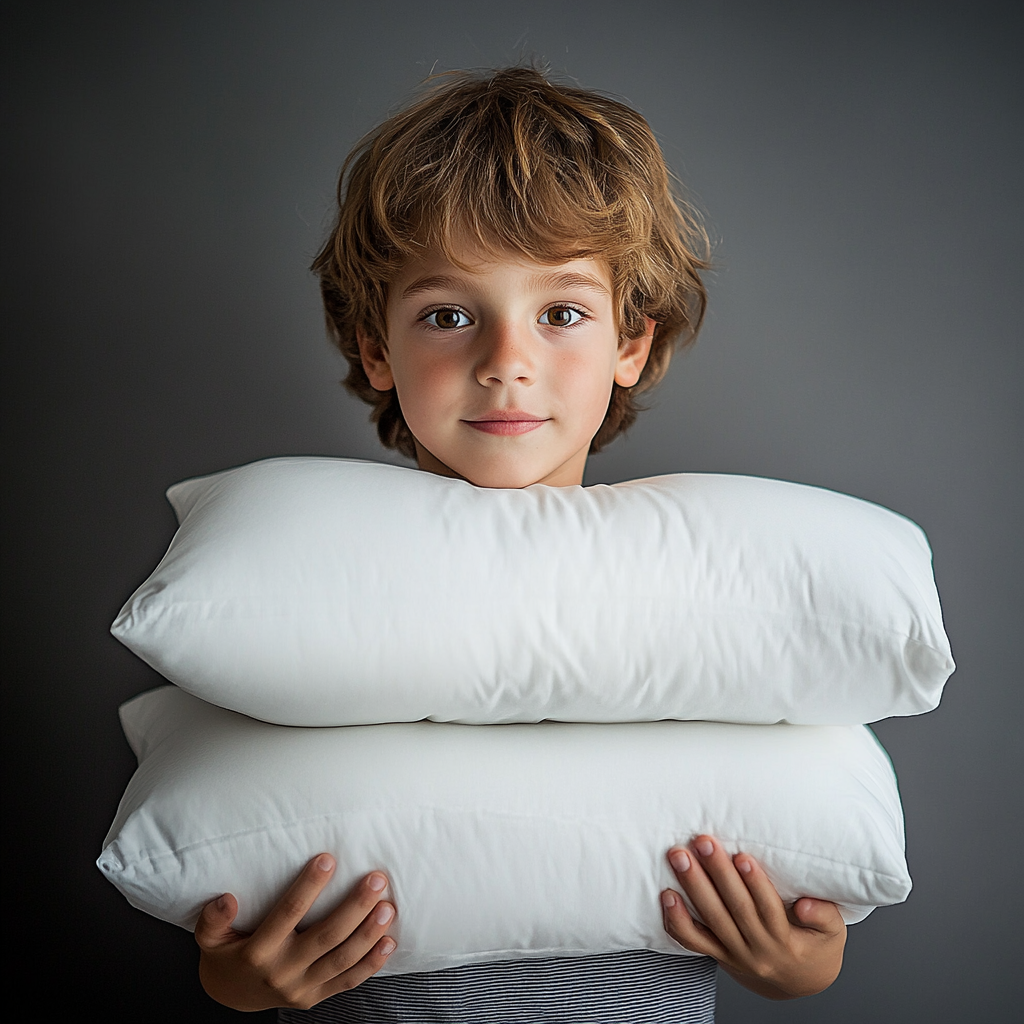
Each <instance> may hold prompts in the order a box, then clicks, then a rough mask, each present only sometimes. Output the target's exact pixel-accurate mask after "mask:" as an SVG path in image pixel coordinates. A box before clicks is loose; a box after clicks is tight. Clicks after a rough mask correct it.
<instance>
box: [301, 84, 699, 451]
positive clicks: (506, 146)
mask: <svg viewBox="0 0 1024 1024" xmlns="http://www.w3.org/2000/svg"><path fill="white" fill-rule="evenodd" d="M467 239H468V240H469V241H470V242H471V243H473V244H474V245H475V246H479V247H480V248H482V249H484V250H485V251H492V252H495V253H505V254H506V255H507V254H509V253H511V254H514V255H515V256H516V257H517V258H526V259H529V260H532V261H533V262H537V263H544V264H551V265H554V264H558V263H563V262H567V261H569V260H573V259H595V258H596V259H601V260H603V261H604V262H605V263H606V264H607V266H608V267H609V268H610V271H611V277H612V282H613V286H614V299H615V303H616V312H617V316H618V324H619V333H620V337H622V338H636V337H639V336H640V335H641V334H642V333H643V332H644V329H645V318H650V319H651V320H653V321H655V323H656V324H657V327H656V329H655V332H654V339H653V343H652V346H651V353H650V356H649V358H648V360H647V364H646V366H645V368H644V371H643V373H642V374H641V376H640V379H639V380H638V382H637V383H636V384H635V385H633V387H631V388H624V387H621V386H620V385H618V384H614V385H613V387H612V394H611V399H610V401H609V405H608V411H607V413H606V415H605V418H604V421H603V423H602V425H601V427H600V429H599V430H598V432H597V434H596V435H595V437H594V439H593V441H592V442H591V446H590V451H591V452H597V451H600V450H601V448H602V447H604V446H605V445H606V444H608V443H609V442H610V441H611V440H612V439H613V438H615V437H616V436H617V435H618V434H619V433H621V432H622V431H624V430H626V429H627V428H628V427H629V426H630V425H631V424H632V423H633V421H634V420H635V419H636V416H637V412H638V411H639V409H640V408H641V407H640V406H639V404H638V403H637V397H638V396H639V395H640V394H642V393H643V392H645V391H647V390H649V389H650V388H651V387H653V386H654V385H655V384H657V383H658V381H660V380H661V379H662V377H664V375H665V372H666V371H667V369H668V364H669V360H670V359H671V356H672V353H673V351H674V350H675V349H677V348H682V347H684V346H686V345H688V344H690V343H691V342H692V341H693V340H694V339H695V338H696V335H697V332H698V330H699V329H700V326H701V323H702V321H703V319H704V310H705V307H706V304H707V292H706V290H705V287H704V283H703V281H702V280H701V276H700V272H701V271H702V270H705V269H707V267H708V266H709V248H710V247H709V244H708V236H707V234H706V232H705V231H704V229H703V227H702V226H701V223H700V220H699V218H698V216H697V215H696V213H695V211H694V210H693V209H692V207H691V206H690V205H689V204H688V203H686V201H685V200H684V199H683V198H682V197H681V195H679V194H678V191H677V190H676V189H674V187H673V180H672V178H671V176H670V174H669V171H668V168H667V167H666V166H665V160H664V157H663V156H662V153H661V148H660V147H659V145H658V142H657V140H656V139H655V137H654V134H653V132H652V131H651V129H650V126H649V125H648V124H647V122H646V121H645V120H644V118H643V117H641V115H640V114H638V113H637V112H636V111H635V110H632V109H631V108H630V107H628V106H626V105H625V104H623V103H620V102H618V101H616V100H613V99H610V98H608V97H606V96H602V95H600V94H599V93H595V92H590V91H587V90H584V89H580V88H576V87H574V86H569V85H563V84H560V83H555V82H552V81H551V80H550V79H549V78H548V77H547V76H546V75H545V74H543V73H542V72H541V71H540V70H538V69H537V68H535V67H510V68H503V69H500V70H497V71H491V72H487V73H480V72H469V71H457V72H449V73H446V74H442V75H438V76H436V77H435V78H433V79H430V80H428V83H427V91H426V93H425V94H424V95H422V96H421V97H420V98H419V99H418V101H416V102H415V103H413V104H412V105H411V106H409V107H407V108H406V109H404V110H402V111H400V112H399V113H397V114H395V115H394V116H393V117H391V118H389V119H388V120H387V121H385V122H384V123H383V124H381V125H380V126H379V127H378V128H376V129H375V130H374V131H372V132H371V133H370V134H369V135H367V136H365V137H364V138H363V139H362V140H361V141H360V142H359V143H358V144H357V145H356V147H355V148H354V149H353V151H352V152H351V153H350V154H349V156H348V158H347V159H346V161H345V164H344V166H343V167H342V170H341V175H340V178H339V181H338V215H337V219H336V221H335V224H334V227H333V229H332V231H331V233H330V236H329V237H328V239H327V241H326V243H325V244H324V246H323V248H322V249H321V251H320V253H319V254H318V255H317V257H316V259H315V260H314V262H313V266H312V270H313V272H314V273H315V274H317V275H318V276H319V278H320V290H321V294H322V296H323V302H324V311H325V314H326V318H327V329H328V333H329V334H330V336H331V338H332V340H333V341H334V343H335V344H336V345H337V346H338V348H340V349H341V351H342V353H343V354H344V356H345V358H346V359H347V360H348V364H349V372H348V376H347V377H346V379H345V382H344V383H345V386H346V388H348V390H349V391H350V392H352V393H353V394H354V395H357V396H358V397H359V398H361V399H363V400H364V401H365V402H368V403H369V404H370V405H371V406H372V407H373V411H372V412H371V416H370V418H371V420H373V421H374V422H376V424H377V432H378V434H379V436H380V440H381V442H382V443H383V444H384V445H385V447H388V448H396V449H398V451H400V452H402V453H403V454H405V455H408V456H410V457H412V458H415V448H414V443H413V437H412V434H411V432H410V431H409V428H408V426H407V425H406V422H405V418H404V417H403V415H402V409H401V406H400V405H399V402H398V396H397V394H396V392H395V389H394V388H392V389H391V390H389V391H377V390H376V389H375V388H373V387H372V386H371V384H370V381H369V380H368V379H367V376H366V373H365V371H364V369H363V364H362V360H361V359H360V355H359V343H358V339H357V335H358V333H359V332H362V333H363V334H364V335H365V336H367V337H369V338H371V339H373V340H375V341H377V342H379V343H381V344H384V345H386V339H387V322H386V308H387V298H388V286H389V283H390V282H391V281H392V280H393V279H394V277H395V275H396V274H397V273H398V272H399V271H400V270H401V268H402V267H403V265H404V264H405V263H406V262H407V261H408V260H410V259H412V258H415V257H416V256H418V255H422V254H423V253H424V252H427V251H433V252H437V253H440V254H441V255H442V256H443V257H444V258H445V259H447V260H448V261H449V262H451V263H452V264H454V265H455V266H459V267H461V268H463V269H466V270H470V269H471V268H469V267H466V266H465V264H464V263H462V262H460V260H459V251H460V248H463V251H464V246H465V242H466V240H467Z"/></svg>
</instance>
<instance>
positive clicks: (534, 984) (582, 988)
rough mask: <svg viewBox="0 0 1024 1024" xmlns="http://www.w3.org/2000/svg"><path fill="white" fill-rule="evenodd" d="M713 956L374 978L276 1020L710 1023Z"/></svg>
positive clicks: (636, 956)
mask: <svg viewBox="0 0 1024 1024" xmlns="http://www.w3.org/2000/svg"><path fill="white" fill-rule="evenodd" d="M717 970H718V965H717V964H716V963H715V961H714V960H712V959H711V958H710V957H704V956H701V957H697V956H670V955H667V954H664V953H653V952H650V951H648V950H640V949H637V950H628V951H626V952H620V953H602V954H598V955H596V956H587V957H555V958H545V959H537V960H530V959H527V960H504V961H500V962H497V963H483V964H468V965H466V966H464V967H451V968H449V969H448V970H445V971H432V972H430V973H426V974H396V975H386V976H383V977H381V976H377V977H373V978H370V979H368V980H367V981H364V982H363V983H362V985H359V986H358V987H356V988H354V989H352V990H351V991H349V992H343V993H341V994H340V995H336V996H332V997H331V998H330V999H325V1000H324V1001H323V1002H322V1003H320V1004H319V1005H318V1006H314V1007H313V1008H312V1009H311V1010H278V1015H277V1019H278V1024H395V1022H401V1024H428V1022H429V1024H434V1022H445V1021H447V1022H458V1024H662V1022H664V1024H713V1021H714V1019H715V986H716V981H717Z"/></svg>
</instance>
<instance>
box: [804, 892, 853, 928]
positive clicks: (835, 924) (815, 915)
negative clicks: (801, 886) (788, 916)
mask: <svg viewBox="0 0 1024 1024" xmlns="http://www.w3.org/2000/svg"><path fill="white" fill-rule="evenodd" d="M792 916H793V918H794V920H793V923H794V924H796V925H799V926H800V927H801V928H810V929H812V930H813V931H816V932H822V933H824V934H825V935H835V934H836V933H837V932H843V931H846V922H845V921H844V920H843V915H842V914H841V913H840V912H839V908H838V907H837V906H836V905H835V904H834V903H829V902H828V900H815V899H811V898H810V897H809V896H804V897H803V898H802V899H799V900H797V901H796V903H794V904H793V909H792Z"/></svg>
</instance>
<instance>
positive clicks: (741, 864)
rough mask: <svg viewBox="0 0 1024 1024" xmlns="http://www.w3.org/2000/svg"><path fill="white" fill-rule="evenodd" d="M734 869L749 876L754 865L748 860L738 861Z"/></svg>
mask: <svg viewBox="0 0 1024 1024" xmlns="http://www.w3.org/2000/svg"><path fill="white" fill-rule="evenodd" d="M736 867H737V868H739V870H740V873H741V874H744V875H749V874H750V872H751V871H753V870H754V865H753V864H751V863H750V861H749V860H740V861H737V862H736Z"/></svg>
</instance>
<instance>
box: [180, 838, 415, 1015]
mask: <svg viewBox="0 0 1024 1024" xmlns="http://www.w3.org/2000/svg"><path fill="white" fill-rule="evenodd" d="M334 867H335V862H334V858H333V857H331V856H330V855H329V854H326V853H321V854H320V855H319V856H317V857H314V858H313V860H311V861H310V862H309V863H308V864H307V865H306V866H305V868H303V870H302V874H301V875H299V877H298V878H297V879H296V881H295V883H294V884H293V885H292V887H291V888H290V889H289V890H288V892H286V893H285V894H284V896H283V897H282V898H281V900H280V902H279V903H278V904H277V906H275V907H274V909H273V910H272V911H271V912H270V913H269V914H268V915H267V917H266V919H265V920H264V921H263V923H262V924H261V925H260V926H259V927H258V928H257V929H256V931H254V932H253V933H252V935H246V934H244V933H242V932H237V931H235V929H234V928H232V927H231V924H232V922H233V921H234V920H235V916H236V915H237V913H238V901H237V900H236V899H235V897H234V896H232V895H231V894H230V893H226V894H225V895H223V896H221V897H220V899H217V900H214V901H213V902H212V903H207V905H206V906H205V907H204V908H203V912H202V914H201V915H200V916H199V922H198V923H197V924H196V942H198V943H199V948H200V949H201V950H202V954H201V955H200V958H199V980H200V981H201V982H202V984H203V988H204V989H206V992H207V994H208V995H209V996H211V997H212V998H214V999H216V1000H217V1002H218V1003H223V1004H224V1005H225V1006H230V1007H233V1008H234V1009H236V1010H267V1009H270V1008H272V1007H280V1006H291V1007H296V1008H299V1009H303V1010H307V1009H309V1007H311V1006H314V1005H315V1004H316V1003H319V1002H321V1001H322V1000H324V999H326V998H327V997H328V996H333V995H335V994H336V993H338V992H344V991H345V990H347V989H350V988H355V986H356V985H359V984H360V983H361V982H364V981H365V980H366V979H367V978H369V977H370V976H371V975H373V974H376V973H377V971H379V970H380V969H381V967H383V966H384V961H385V960H386V959H387V957H388V956H389V954H390V953H391V952H392V951H393V950H394V948H395V941H394V939H392V938H390V937H386V938H381V936H382V935H383V934H384V931H385V929H386V928H387V926H388V925H389V924H390V923H391V921H392V919H393V918H394V916H395V908H394V907H393V906H392V905H391V904H390V903H386V902H380V895H381V893H382V892H383V891H384V888H385V886H386V885H387V879H386V878H385V877H384V876H383V875H382V874H380V873H379V872H374V873H373V874H371V875H368V876H367V877H366V878H364V879H363V880H362V881H361V882H360V883H359V884H358V885H357V886H356V887H355V888H354V889H353V890H352V892H351V893H350V894H349V895H348V896H347V897H346V898H345V899H344V900H343V901H342V902H341V903H340V904H339V905H338V907H337V908H336V909H335V910H334V911H333V912H332V913H331V915H330V916H329V917H327V918H326V919H325V920H323V921H321V922H320V923H319V924H315V925H312V926H311V927H310V928H307V929H306V930H305V931H303V932H297V931H296V930H295V927H296V925H297V924H298V923H299V921H301V920H302V918H303V915H305V913H306V911H308V910H309V908H310V907H311V906H312V905H313V901H314V900H315V899H316V898H317V896H319V895H320V893H321V891H322V890H323V888H324V886H325V885H326V884H327V883H328V881H329V880H330V878H331V876H332V875H333V874H334Z"/></svg>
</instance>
